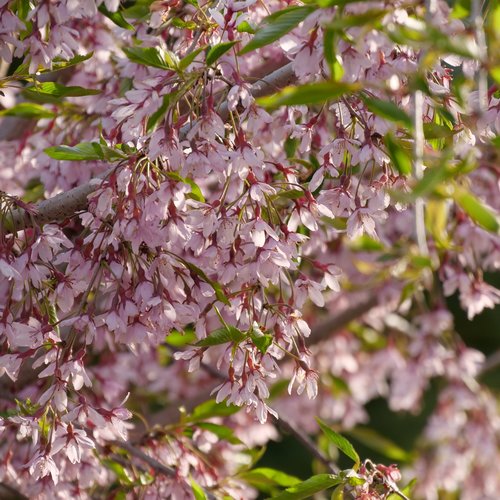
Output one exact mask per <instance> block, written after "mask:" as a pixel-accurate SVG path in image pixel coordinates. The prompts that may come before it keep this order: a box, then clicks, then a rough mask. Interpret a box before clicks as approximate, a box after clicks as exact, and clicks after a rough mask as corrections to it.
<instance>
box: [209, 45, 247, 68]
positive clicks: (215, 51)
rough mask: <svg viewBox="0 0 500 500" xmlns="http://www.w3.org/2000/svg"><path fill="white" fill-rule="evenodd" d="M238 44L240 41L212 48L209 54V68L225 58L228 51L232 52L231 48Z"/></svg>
mask: <svg viewBox="0 0 500 500" xmlns="http://www.w3.org/2000/svg"><path fill="white" fill-rule="evenodd" d="M238 42H239V40H233V41H232V42H222V43H219V44H217V45H214V46H213V47H210V48H209V49H208V52H207V59H206V63H207V66H212V64H213V63H214V62H216V61H217V60H219V58H220V57H221V56H223V55H224V54H225V53H226V52H227V51H228V50H231V48H232V47H233V46H234V45H235V44H237V43H238Z"/></svg>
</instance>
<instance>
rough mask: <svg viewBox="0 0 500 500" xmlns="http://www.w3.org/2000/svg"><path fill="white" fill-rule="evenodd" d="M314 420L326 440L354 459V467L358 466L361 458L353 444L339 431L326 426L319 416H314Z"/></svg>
mask: <svg viewBox="0 0 500 500" xmlns="http://www.w3.org/2000/svg"><path fill="white" fill-rule="evenodd" d="M316 420H317V422H318V424H319V426H320V427H321V430H322V431H323V433H324V434H325V436H326V437H327V438H328V440H329V441H330V442H331V443H333V444H334V445H335V446H336V447H337V448H338V449H339V450H340V451H341V452H342V453H344V454H345V455H347V456H348V457H349V458H350V459H352V460H353V461H354V464H355V468H358V467H359V465H360V464H361V459H360V458H359V455H358V454H357V452H356V450H355V449H354V446H353V445H352V444H351V443H350V442H349V441H348V440H347V439H346V438H345V437H344V436H342V435H340V434H339V433H337V432H335V431H334V430H333V429H331V428H330V427H328V426H327V425H326V424H325V423H324V422H323V421H321V420H320V419H319V418H316Z"/></svg>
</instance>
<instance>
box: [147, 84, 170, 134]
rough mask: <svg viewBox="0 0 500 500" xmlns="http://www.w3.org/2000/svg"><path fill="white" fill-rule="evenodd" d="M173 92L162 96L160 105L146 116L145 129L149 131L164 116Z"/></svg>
mask: <svg viewBox="0 0 500 500" xmlns="http://www.w3.org/2000/svg"><path fill="white" fill-rule="evenodd" d="M174 95H175V94H166V95H164V96H163V102H162V105H161V106H160V107H159V108H158V109H157V110H156V111H155V112H154V113H153V114H152V115H151V116H150V117H149V118H148V121H147V123H146V131H147V132H148V133H149V132H151V131H152V130H153V129H154V128H155V126H156V124H157V123H158V122H159V121H160V120H161V119H162V118H163V117H164V116H165V113H166V112H167V109H168V107H169V106H170V101H171V99H172V97H173V96H174Z"/></svg>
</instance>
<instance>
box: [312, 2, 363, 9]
mask: <svg viewBox="0 0 500 500" xmlns="http://www.w3.org/2000/svg"><path fill="white" fill-rule="evenodd" d="M313 1H314V3H316V4H317V5H318V7H323V8H326V7H334V6H335V5H338V6H341V7H343V6H344V5H347V4H350V3H355V2H359V0H313Z"/></svg>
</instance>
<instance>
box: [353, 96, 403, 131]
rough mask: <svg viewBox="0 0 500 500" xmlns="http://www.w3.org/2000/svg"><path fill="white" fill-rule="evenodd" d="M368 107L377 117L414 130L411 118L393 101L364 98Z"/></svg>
mask: <svg viewBox="0 0 500 500" xmlns="http://www.w3.org/2000/svg"><path fill="white" fill-rule="evenodd" d="M362 99H363V101H364V103H365V104H366V107H367V108H368V109H369V110H370V111H371V112H372V113H374V114H376V115H377V116H380V117H382V118H385V119H386V120H390V121H393V122H396V123H401V124H402V125H404V126H405V127H408V128H413V123H412V120H411V118H410V116H409V115H408V114H407V113H406V112H404V111H403V110H402V109H400V108H399V107H398V106H397V105H396V104H394V103H393V102H391V101H384V100H382V99H371V98H368V97H362Z"/></svg>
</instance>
